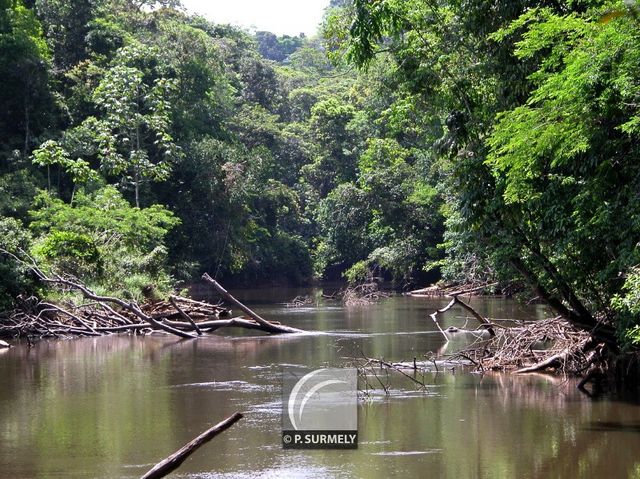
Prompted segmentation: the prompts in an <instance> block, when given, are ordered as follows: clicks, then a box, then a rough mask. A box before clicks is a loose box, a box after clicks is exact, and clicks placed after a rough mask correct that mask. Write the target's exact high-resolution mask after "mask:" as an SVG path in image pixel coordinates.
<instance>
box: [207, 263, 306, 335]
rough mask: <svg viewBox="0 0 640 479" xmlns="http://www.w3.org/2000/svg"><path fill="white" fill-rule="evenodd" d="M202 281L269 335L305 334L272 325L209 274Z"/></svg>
mask: <svg viewBox="0 0 640 479" xmlns="http://www.w3.org/2000/svg"><path fill="white" fill-rule="evenodd" d="M202 279H203V280H205V281H206V282H207V283H209V284H210V285H211V286H213V289H215V290H216V291H217V292H218V293H219V294H220V295H221V296H222V297H223V298H224V299H226V300H227V301H229V302H230V303H232V304H235V305H236V306H237V307H238V308H240V309H241V310H242V311H244V312H245V313H247V314H248V315H249V317H250V318H251V319H253V320H254V321H255V322H256V323H258V324H260V325H261V326H262V329H263V330H264V331H266V332H268V333H275V334H280V333H301V332H303V331H302V330H301V329H296V328H290V327H288V326H283V325H281V324H275V323H270V322H269V321H267V320H266V319H264V318H262V317H260V316H259V315H258V314H257V313H255V312H253V311H252V310H251V309H249V308H248V307H247V306H245V305H244V304H242V303H241V302H240V301H238V300H237V299H236V298H234V297H233V296H231V294H230V293H229V292H228V291H227V290H226V289H224V288H223V287H222V285H221V284H220V283H218V282H217V281H216V280H215V279H213V278H212V277H211V276H209V274H208V273H205V274H203V275H202Z"/></svg>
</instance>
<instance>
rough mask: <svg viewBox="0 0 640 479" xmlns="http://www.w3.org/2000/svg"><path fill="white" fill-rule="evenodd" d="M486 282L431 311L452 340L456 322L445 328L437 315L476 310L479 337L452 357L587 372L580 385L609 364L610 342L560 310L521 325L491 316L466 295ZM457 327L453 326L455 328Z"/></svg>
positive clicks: (490, 366) (491, 365)
mask: <svg viewBox="0 0 640 479" xmlns="http://www.w3.org/2000/svg"><path fill="white" fill-rule="evenodd" d="M484 287H486V286H480V287H477V288H472V289H470V290H466V291H454V292H449V293H448V294H447V296H450V297H452V300H451V302H450V303H449V304H448V305H447V306H446V307H445V308H443V309H440V310H437V311H435V312H434V313H432V314H431V319H432V320H433V321H434V322H435V324H436V326H437V327H438V329H439V330H440V332H441V333H442V335H443V336H444V338H445V340H446V341H447V342H448V341H449V339H450V338H451V337H452V336H451V335H452V334H455V333H456V332H458V330H457V329H456V328H449V329H447V330H444V331H443V330H442V328H441V327H440V325H439V323H438V319H437V316H438V315H439V314H441V313H444V312H446V311H448V310H449V309H451V308H452V307H454V306H456V305H457V306H460V307H462V308H463V309H465V310H466V311H467V312H469V313H471V316H473V317H474V318H475V319H476V320H477V321H478V323H479V330H480V331H481V332H484V333H485V334H478V335H477V336H476V337H477V340H476V341H474V343H473V344H470V345H468V346H467V347H465V348H464V349H462V350H460V351H457V352H456V353H454V354H453V355H451V356H450V357H451V359H454V360H455V359H464V360H467V361H469V362H471V363H473V364H474V365H475V366H476V368H477V369H478V370H480V371H487V370H494V371H496V370H497V371H513V372H515V373H517V374H524V373H533V372H540V371H545V370H553V371H555V372H557V373H561V374H567V375H574V376H583V380H582V381H581V382H580V384H579V387H580V388H581V389H583V390H584V385H585V384H586V383H587V382H590V381H592V380H597V379H598V378H599V377H600V376H601V375H602V374H603V371H604V370H605V369H606V365H605V362H606V361H607V359H606V356H607V355H606V349H607V345H606V344H605V343H603V342H601V341H600V340H599V339H597V338H596V337H594V335H593V334H592V333H591V332H590V331H588V330H585V329H580V328H578V327H576V326H575V325H574V324H572V323H571V322H569V321H568V320H566V319H565V318H563V317H561V316H558V317H555V318H548V319H544V320H538V321H529V322H527V323H525V324H523V325H522V326H518V327H501V326H500V325H498V324H496V323H497V320H490V319H488V318H485V317H483V316H482V315H481V314H480V313H478V312H477V311H476V310H475V309H474V308H473V307H472V306H471V305H470V304H468V303H466V302H464V301H462V300H461V299H460V296H462V295H464V294H469V293H477V292H478V291H481V290H482V289H483V288H484ZM452 329H453V330H454V331H453V332H451V330H452Z"/></svg>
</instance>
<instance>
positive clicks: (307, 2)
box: [182, 0, 329, 36]
mask: <svg viewBox="0 0 640 479" xmlns="http://www.w3.org/2000/svg"><path fill="white" fill-rule="evenodd" d="M182 4H183V5H184V6H185V7H186V8H187V10H188V11H190V12H192V13H198V14H200V15H202V16H203V17H205V18H207V19H209V20H211V21H213V22H215V23H230V24H232V25H236V26H239V27H243V28H247V29H250V30H266V31H269V32H273V33H275V34H276V35H292V36H293V35H298V34H299V33H304V34H305V35H307V36H312V35H314V34H315V33H316V30H317V28H318V25H319V24H320V22H321V21H322V15H323V13H324V9H325V8H326V7H327V6H328V5H329V0H182Z"/></svg>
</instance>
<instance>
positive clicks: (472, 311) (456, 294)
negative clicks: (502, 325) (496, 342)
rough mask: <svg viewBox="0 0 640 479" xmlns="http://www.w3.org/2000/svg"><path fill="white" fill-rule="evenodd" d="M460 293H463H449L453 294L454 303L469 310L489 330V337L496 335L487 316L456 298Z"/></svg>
mask: <svg viewBox="0 0 640 479" xmlns="http://www.w3.org/2000/svg"><path fill="white" fill-rule="evenodd" d="M461 294H463V293H452V294H451V296H453V301H454V303H455V304H459V305H460V306H462V307H463V308H464V309H466V310H467V311H469V312H470V313H471V315H472V316H473V317H474V318H476V319H477V320H478V321H479V322H480V324H482V325H483V326H484V327H485V328H486V329H487V331H489V334H490V335H491V337H494V336H495V335H496V332H495V331H494V330H493V326H492V325H491V321H489V320H488V319H487V318H485V317H484V316H482V315H481V314H480V313H478V312H477V311H476V310H475V309H474V308H473V307H472V306H471V305H470V304H467V303H465V302H464V301H462V300H461V299H460V298H458V296H460V295H461Z"/></svg>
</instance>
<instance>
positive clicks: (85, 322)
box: [0, 266, 301, 340]
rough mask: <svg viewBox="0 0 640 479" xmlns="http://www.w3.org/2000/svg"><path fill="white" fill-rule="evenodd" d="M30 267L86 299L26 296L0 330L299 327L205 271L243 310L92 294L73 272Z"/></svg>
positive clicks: (182, 333)
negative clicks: (264, 311) (264, 313)
mask: <svg viewBox="0 0 640 479" xmlns="http://www.w3.org/2000/svg"><path fill="white" fill-rule="evenodd" d="M31 269H32V270H33V271H34V273H35V274H36V275H37V277H38V278H39V280H40V281H42V282H43V283H46V284H50V285H54V286H55V287H57V288H59V289H61V290H63V291H77V292H79V293H81V294H82V296H83V298H84V299H85V300H86V303H84V304H81V305H74V304H70V303H69V304H54V303H51V302H44V301H38V300H37V299H30V300H26V301H24V302H23V305H22V307H21V308H20V309H19V310H17V311H15V312H13V313H12V314H10V315H8V317H5V318H0V336H4V337H14V338H20V337H24V338H26V339H28V340H33V339H39V338H63V337H70V336H102V335H105V334H112V333H122V332H134V333H137V334H149V333H151V332H154V331H164V332H165V333H169V334H173V335H175V336H179V337H182V338H196V337H198V336H201V335H203V334H204V333H207V332H211V331H215V330H217V329H220V328H225V327H236V328H245V329H253V330H259V331H263V332H266V333H269V334H282V333H297V332H301V331H300V330H299V329H296V328H290V327H288V326H284V325H282V324H280V323H279V322H276V321H267V320H265V319H264V318H262V317H261V316H259V315H258V314H256V313H255V312H253V311H252V310H251V309H249V308H247V307H246V306H245V305H244V304H242V303H241V302H239V301H238V300H237V299H236V298H234V297H233V296H232V295H231V294H229V292H228V291H227V290H225V289H224V288H223V287H222V286H221V285H220V284H219V283H218V282H217V281H215V280H214V279H213V278H211V277H210V276H209V275H208V274H206V273H205V274H204V275H203V277H202V279H203V280H204V281H206V282H207V283H209V284H210V285H211V286H212V287H213V288H214V289H215V290H216V291H217V292H218V294H220V295H221V296H222V297H223V298H224V299H225V300H226V301H228V302H229V303H231V304H233V305H234V306H236V307H238V308H239V309H241V310H242V311H243V312H244V313H245V314H246V316H241V317H230V316H231V311H230V310H228V309H226V308H223V307H222V306H220V305H217V304H210V303H207V302H203V301H195V300H192V299H189V298H184V297H180V296H171V297H170V298H169V299H168V300H167V301H155V302H152V303H149V304H138V303H136V302H135V301H125V300H123V299H120V298H116V297H110V296H103V295H99V294H96V293H95V292H94V291H92V290H91V289H89V288H88V287H87V286H86V285H84V284H82V283H81V282H79V281H78V280H77V279H74V278H69V277H64V276H62V275H58V274H55V275H51V276H48V275H47V274H45V273H44V272H43V271H42V270H40V269H39V268H38V267H36V266H31Z"/></svg>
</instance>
